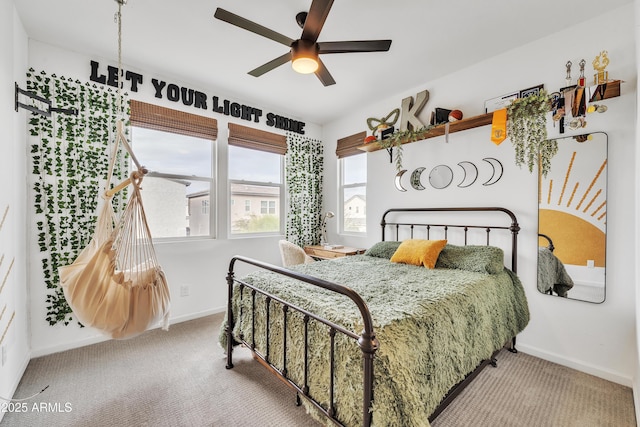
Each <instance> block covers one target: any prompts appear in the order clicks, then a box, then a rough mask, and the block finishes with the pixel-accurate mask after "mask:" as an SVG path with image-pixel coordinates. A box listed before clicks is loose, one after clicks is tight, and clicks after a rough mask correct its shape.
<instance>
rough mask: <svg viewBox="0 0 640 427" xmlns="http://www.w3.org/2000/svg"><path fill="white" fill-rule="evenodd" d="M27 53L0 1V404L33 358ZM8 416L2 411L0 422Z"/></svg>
mask: <svg viewBox="0 0 640 427" xmlns="http://www.w3.org/2000/svg"><path fill="white" fill-rule="evenodd" d="M26 52H27V36H26V34H25V32H24V29H23V27H22V23H21V22H20V19H19V18H18V15H17V14H16V12H15V9H14V7H13V2H12V1H10V0H0V129H2V135H3V138H2V139H1V141H2V143H0V182H2V190H0V222H1V221H2V217H3V216H4V213H5V210H6V209H7V206H8V207H9V210H8V211H7V216H6V219H5V221H4V224H3V225H2V228H1V229H0V258H2V262H1V263H0V339H2V343H1V344H0V353H1V352H2V349H4V352H5V362H4V364H2V363H0V403H1V402H4V401H3V399H2V398H10V397H11V396H13V392H14V391H15V389H16V387H17V386H18V382H19V381H20V378H21V377H22V374H23V372H24V370H25V368H26V367H27V364H28V362H29V358H30V355H29V323H28V306H27V280H26V266H27V258H26V241H25V239H24V235H25V234H26V221H25V217H26V214H25V211H26V202H25V194H26V184H25V162H26V151H25V147H26V135H25V132H24V126H25V123H26V121H25V117H26V114H25V112H24V110H21V111H19V112H16V111H15V110H14V93H15V92H14V82H15V83H18V84H19V85H20V87H21V88H24V86H25V85H24V83H25V74H24V69H25V66H26V63H27V56H26ZM12 262H13V265H12V264H11V263H12ZM11 265H12V266H11ZM5 278H6V281H5ZM3 311H4V313H3ZM14 313H15V315H14ZM3 335H4V337H3ZM0 356H1V354H0ZM0 362H1V361H0ZM3 416H4V413H3V411H0V420H2V417H3Z"/></svg>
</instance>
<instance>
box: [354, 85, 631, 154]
mask: <svg viewBox="0 0 640 427" xmlns="http://www.w3.org/2000/svg"><path fill="white" fill-rule="evenodd" d="M617 96H620V80H613V81H610V82H608V83H607V87H606V89H605V92H604V96H603V97H602V98H600V97H599V96H597V97H596V99H595V100H594V102H595V101H600V100H601V99H608V98H615V97H617ZM492 121H493V113H487V114H482V115H479V116H474V117H469V118H468V119H462V120H458V121H455V122H451V123H449V133H455V132H460V131H463V130H468V129H473V128H477V127H481V126H486V125H490V124H491V122H492ZM444 134H445V125H438V126H435V127H433V128H431V129H429V130H427V131H425V132H424V133H423V134H422V135H420V137H419V139H417V140H416V141H422V140H423V139H429V138H435V137H437V136H442V135H444ZM410 142H415V141H413V140H412V141H409V140H407V141H402V143H403V144H408V143H410ZM381 149H382V147H381V146H380V144H378V143H377V142H376V141H374V142H371V143H369V144H365V145H361V146H360V147H358V150H361V151H366V152H372V151H378V150H381Z"/></svg>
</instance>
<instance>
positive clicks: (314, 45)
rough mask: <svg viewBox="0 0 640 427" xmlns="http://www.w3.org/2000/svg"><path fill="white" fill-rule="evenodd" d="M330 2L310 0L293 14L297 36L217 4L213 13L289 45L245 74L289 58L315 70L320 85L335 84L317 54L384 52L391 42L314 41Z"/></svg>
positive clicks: (307, 69) (262, 70) (303, 70)
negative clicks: (277, 55)
mask: <svg viewBox="0 0 640 427" xmlns="http://www.w3.org/2000/svg"><path fill="white" fill-rule="evenodd" d="M332 5H333V0H313V1H312V2H311V7H310V8H309V12H308V13H307V12H300V13H298V14H297V15H296V22H297V23H298V25H299V26H300V27H301V28H302V35H301V36H300V38H299V39H297V40H294V39H291V38H289V37H287V36H285V35H282V34H280V33H278V32H276V31H273V30H271V29H269V28H266V27H263V26H262V25H260V24H256V23H255V22H252V21H249V20H248V19H245V18H243V17H241V16H238V15H236V14H234V13H231V12H228V11H226V10H224V9H221V8H217V9H216V12H215V14H214V17H216V18H217V19H220V20H222V21H225V22H228V23H229V24H232V25H235V26H237V27H240V28H244V29H245V30H248V31H251V32H252V33H256V34H259V35H261V36H263V37H266V38H268V39H271V40H273V41H276V42H278V43H281V44H283V45H286V46H288V47H290V48H291V50H290V51H289V52H287V53H285V54H284V55H282V56H279V57H277V58H276V59H273V60H271V61H269V62H267V63H266V64H263V65H261V66H259V67H258V68H255V69H253V70H251V71H249V74H251V75H252V76H254V77H259V76H261V75H263V74H264V73H267V72H269V71H271V70H273V69H274V68H276V67H279V66H280V65H282V64H285V63H287V62H289V61H291V66H292V68H293V69H294V70H295V71H297V72H299V73H302V74H310V73H315V75H316V76H318V79H320V81H321V82H322V84H323V85H325V86H330V85H332V84H335V83H336V81H335V80H334V79H333V77H332V76H331V74H330V73H329V70H327V67H325V65H324V63H323V62H322V60H321V59H320V57H319V55H320V54H325V53H350V52H386V51H388V50H389V47H390V46H391V40H359V41H339V42H318V41H317V40H318V36H319V35H320V31H321V30H322V27H323V25H324V21H325V20H326V19H327V15H329V11H330V10H331V6H332Z"/></svg>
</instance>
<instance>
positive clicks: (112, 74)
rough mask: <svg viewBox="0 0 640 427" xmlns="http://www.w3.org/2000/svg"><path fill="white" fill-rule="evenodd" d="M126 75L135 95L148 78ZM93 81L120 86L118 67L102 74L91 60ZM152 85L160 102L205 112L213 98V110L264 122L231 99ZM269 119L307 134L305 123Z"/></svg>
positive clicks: (258, 112) (255, 111)
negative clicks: (175, 103) (181, 104)
mask: <svg viewBox="0 0 640 427" xmlns="http://www.w3.org/2000/svg"><path fill="white" fill-rule="evenodd" d="M122 75H123V77H124V81H123V82H122V86H123V87H124V86H125V85H126V84H127V83H126V82H129V88H128V89H129V90H131V92H138V87H139V86H140V85H142V84H143V83H144V76H143V75H142V74H138V73H134V72H132V71H124V70H123V73H122ZM89 79H90V80H91V81H92V82H96V83H100V84H106V85H107V86H112V87H118V80H119V79H118V68H117V67H113V66H111V65H107V70H106V74H103V72H102V71H100V63H98V62H97V61H91V75H90V77H89ZM151 84H152V85H153V88H154V90H155V97H156V98H158V99H168V100H169V101H172V102H182V103H183V104H184V105H186V106H189V107H193V108H199V109H202V110H208V109H209V105H208V102H207V101H208V100H209V99H211V110H212V111H213V112H215V113H218V114H224V115H225V116H231V117H235V118H238V119H241V120H247V121H253V122H255V123H260V118H261V117H262V110H261V109H259V108H255V107H252V106H249V105H244V104H239V103H237V102H233V101H230V100H228V99H223V100H221V99H220V98H219V97H217V96H213V97H211V98H209V97H208V96H207V94H205V93H204V92H201V91H198V90H194V89H191V88H187V87H182V86H178V85H176V84H173V83H167V82H165V81H162V80H158V79H155V78H154V79H151ZM265 117H266V119H267V121H266V125H267V126H269V127H275V128H276V129H282V130H285V131H291V132H295V133H299V134H301V135H304V134H305V130H304V126H305V122H301V121H298V120H293V119H290V118H287V117H284V116H280V115H278V114H274V113H267V114H266V115H265Z"/></svg>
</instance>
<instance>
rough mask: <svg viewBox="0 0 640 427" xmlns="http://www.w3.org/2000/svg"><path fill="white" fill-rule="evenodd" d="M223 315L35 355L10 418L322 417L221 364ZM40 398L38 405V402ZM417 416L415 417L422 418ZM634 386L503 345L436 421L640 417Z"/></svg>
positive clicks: (602, 421) (264, 380)
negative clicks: (494, 363)
mask: <svg viewBox="0 0 640 427" xmlns="http://www.w3.org/2000/svg"><path fill="white" fill-rule="evenodd" d="M221 320H222V315H215V316H209V317H205V318H202V319H197V320H193V321H190V322H185V323H181V324H177V325H173V326H172V327H171V329H170V330H169V332H164V331H160V330H156V331H151V332H147V333H146V334H144V335H142V336H139V337H137V338H134V339H131V340H125V341H109V342H105V343H100V344H96V345H92V346H88V347H84V348H80V349H75V350H71V351H67V352H63V353H58V354H54V355H50V356H46V357H42V358H37V359H34V360H32V361H31V362H30V363H29V366H28V368H27V371H26V373H25V375H24V377H23V379H22V381H21V383H20V385H19V387H18V390H17V391H16V394H15V398H22V397H26V396H30V395H32V394H34V393H36V392H38V391H40V390H42V389H43V388H44V387H45V386H47V385H48V386H49V387H48V388H47V390H45V391H44V392H43V393H42V394H40V395H39V396H37V397H35V398H33V399H30V400H27V401H25V403H27V411H26V412H23V413H7V414H5V417H4V420H3V421H2V423H1V424H2V426H3V427H10V426H20V427H24V426H29V427H31V426H34V427H35V426H47V427H53V426H61V427H62V426H64V427H76V426H77V427H80V426H83V427H84V426H95V427H101V426H222V427H226V426H240V427H242V426H274V427H276V426H277V427H281V426H282V427H284V426H291V427H299V426H317V424H316V423H314V421H313V420H311V419H310V418H309V417H308V416H307V415H306V414H305V411H304V409H303V408H302V407H297V406H295V394H294V393H293V392H292V391H291V390H290V389H289V388H288V387H286V386H285V385H284V384H283V383H282V382H281V381H279V380H277V379H276V378H275V377H274V376H272V374H270V373H268V372H267V370H266V369H265V368H263V367H262V366H260V365H259V364H258V363H257V362H255V361H254V360H252V359H251V356H250V354H249V353H248V351H246V350H242V351H236V352H235V353H234V354H235V357H234V363H235V368H234V369H231V370H227V369H225V367H224V365H225V360H224V358H223V356H222V351H221V349H220V348H219V347H218V345H217V335H218V328H219V324H220V322H221ZM34 405H35V406H34ZM423 424H424V423H422V422H421V420H416V426H420V425H423ZM635 425H636V424H635V418H634V409H633V398H632V392H631V390H630V389H629V388H626V387H622V386H619V385H617V384H612V383H610V382H607V381H604V380H601V379H598V378H595V377H592V376H589V375H586V374H582V373H579V372H576V371H574V370H571V369H567V368H564V367H561V366H558V365H555V364H552V363H549V362H546V361H543V360H540V359H537V358H534V357H531V356H528V355H526V354H522V353H520V354H517V355H514V354H511V353H508V352H506V351H504V352H502V353H500V354H499V356H498V368H491V367H487V368H486V369H485V370H484V371H483V372H482V373H481V374H480V375H479V376H478V378H477V379H476V380H475V381H474V382H473V383H472V385H471V386H470V387H469V388H467V390H465V391H464V392H463V394H461V395H460V396H459V397H458V399H457V400H456V401H455V402H454V403H453V404H452V405H451V406H450V407H449V408H447V409H446V410H445V411H444V412H443V413H442V414H441V415H440V417H439V418H438V419H437V420H436V421H435V422H434V423H433V426H434V427H452V426H455V427H459V426H476V427H478V426H479V427H481V426H581V427H585V426H616V427H621V426H635Z"/></svg>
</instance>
